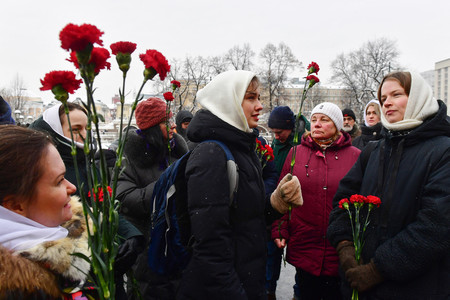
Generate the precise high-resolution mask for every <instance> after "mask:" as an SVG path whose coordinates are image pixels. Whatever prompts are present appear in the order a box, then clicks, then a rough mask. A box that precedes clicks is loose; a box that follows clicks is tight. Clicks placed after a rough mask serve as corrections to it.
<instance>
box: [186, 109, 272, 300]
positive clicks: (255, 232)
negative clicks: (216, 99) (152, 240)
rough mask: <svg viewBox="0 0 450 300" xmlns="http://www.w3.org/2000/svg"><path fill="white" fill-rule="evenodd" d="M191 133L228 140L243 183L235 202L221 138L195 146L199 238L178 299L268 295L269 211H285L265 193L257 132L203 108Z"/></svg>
mask: <svg viewBox="0 0 450 300" xmlns="http://www.w3.org/2000/svg"><path fill="white" fill-rule="evenodd" d="M188 136H189V138H190V139H191V140H193V141H195V142H201V141H204V140H207V139H214V140H219V141H222V142H224V143H225V144H226V145H227V146H228V147H229V148H230V150H231V152H232V154H233V156H234V158H235V161H236V163H237V164H238V167H239V171H238V172H239V186H238V192H237V195H236V198H235V203H234V204H233V205H232V206H231V207H230V205H229V190H228V189H229V188H228V177H227V172H226V163H225V162H226V159H225V154H224V152H223V150H222V149H221V148H220V147H219V146H218V145H217V144H215V143H202V144H199V145H198V146H197V147H196V148H195V149H194V151H193V153H192V154H191V157H190V158H189V161H188V163H187V166H186V177H187V180H188V203H189V214H190V217H191V230H192V234H193V236H194V239H195V241H194V244H193V256H192V259H191V261H190V263H189V265H188V266H187V268H186V269H185V270H184V273H183V277H182V281H181V285H180V289H179V291H178V293H177V299H233V300H238V299H265V298H266V297H267V296H266V295H265V291H264V276H265V258H266V234H265V232H266V223H265V214H266V217H268V216H275V217H279V216H280V215H279V214H278V213H276V214H275V213H274V211H273V210H272V209H271V207H270V204H268V202H267V201H266V198H265V194H264V182H263V180H262V174H261V163H260V161H259V160H258V158H257V157H256V154H255V138H256V135H255V134H254V133H246V132H244V131H241V130H238V129H236V128H235V127H233V126H231V125H229V124H228V123H225V122H224V121H222V120H220V119H219V118H217V117H216V116H214V115H213V114H212V113H210V112H209V111H206V110H200V111H198V112H197V113H196V115H195V117H194V118H193V119H192V121H191V124H190V125H189V128H188ZM269 207H270V208H269Z"/></svg>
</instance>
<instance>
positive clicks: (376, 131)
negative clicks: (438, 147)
mask: <svg viewBox="0 0 450 300" xmlns="http://www.w3.org/2000/svg"><path fill="white" fill-rule="evenodd" d="M382 128H383V126H382V125H381V108H380V102H379V101H378V100H376V99H373V100H370V101H369V102H368V103H367V104H366V107H365V108H364V125H361V135H360V136H357V137H356V138H355V139H354V140H353V142H352V145H353V146H355V147H356V148H358V149H359V150H362V149H363V148H364V147H365V146H366V145H367V144H368V143H369V142H370V141H377V140H379V139H381V138H382V135H381V129H382Z"/></svg>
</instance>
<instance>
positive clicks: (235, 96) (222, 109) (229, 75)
mask: <svg viewBox="0 0 450 300" xmlns="http://www.w3.org/2000/svg"><path fill="white" fill-rule="evenodd" d="M253 77H255V73H253V72H250V71H244V70H238V71H227V72H223V73H221V74H219V75H217V76H216V77H214V78H213V80H212V81H211V82H210V83H208V84H207V85H206V86H205V87H204V88H203V89H201V90H199V91H198V92H197V101H198V103H200V104H201V106H202V107H203V108H205V109H207V110H209V111H210V112H212V114H213V115H215V116H216V117H218V118H219V119H221V120H222V121H224V122H226V123H228V124H230V125H232V126H234V127H236V128H237V129H239V130H242V131H245V132H252V130H251V129H250V127H249V126H248V123H247V119H246V117H245V114H244V110H243V109H242V101H243V100H244V96H245V92H246V91H247V88H248V85H249V84H250V82H251V81H252V79H253Z"/></svg>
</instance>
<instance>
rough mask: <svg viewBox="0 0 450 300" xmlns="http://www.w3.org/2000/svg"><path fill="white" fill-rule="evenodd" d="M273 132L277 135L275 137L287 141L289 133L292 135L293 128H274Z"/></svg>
mask: <svg viewBox="0 0 450 300" xmlns="http://www.w3.org/2000/svg"><path fill="white" fill-rule="evenodd" d="M272 132H273V134H274V135H275V139H277V140H279V141H280V142H281V143H285V142H286V140H287V139H288V137H289V135H291V132H292V129H279V128H273V129H272Z"/></svg>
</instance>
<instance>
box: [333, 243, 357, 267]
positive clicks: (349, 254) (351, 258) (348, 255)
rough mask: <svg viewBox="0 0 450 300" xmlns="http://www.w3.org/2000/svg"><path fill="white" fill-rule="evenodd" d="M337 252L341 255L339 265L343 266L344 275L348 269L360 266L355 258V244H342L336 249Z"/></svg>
mask: <svg viewBox="0 0 450 300" xmlns="http://www.w3.org/2000/svg"><path fill="white" fill-rule="evenodd" d="M336 251H337V253H338V255H339V263H340V264H341V267H342V270H343V271H344V273H345V272H347V270H348V269H351V268H354V267H356V266H358V262H357V261H356V258H355V246H354V245H353V242H350V241H342V242H340V243H339V244H338V245H337V247H336Z"/></svg>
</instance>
